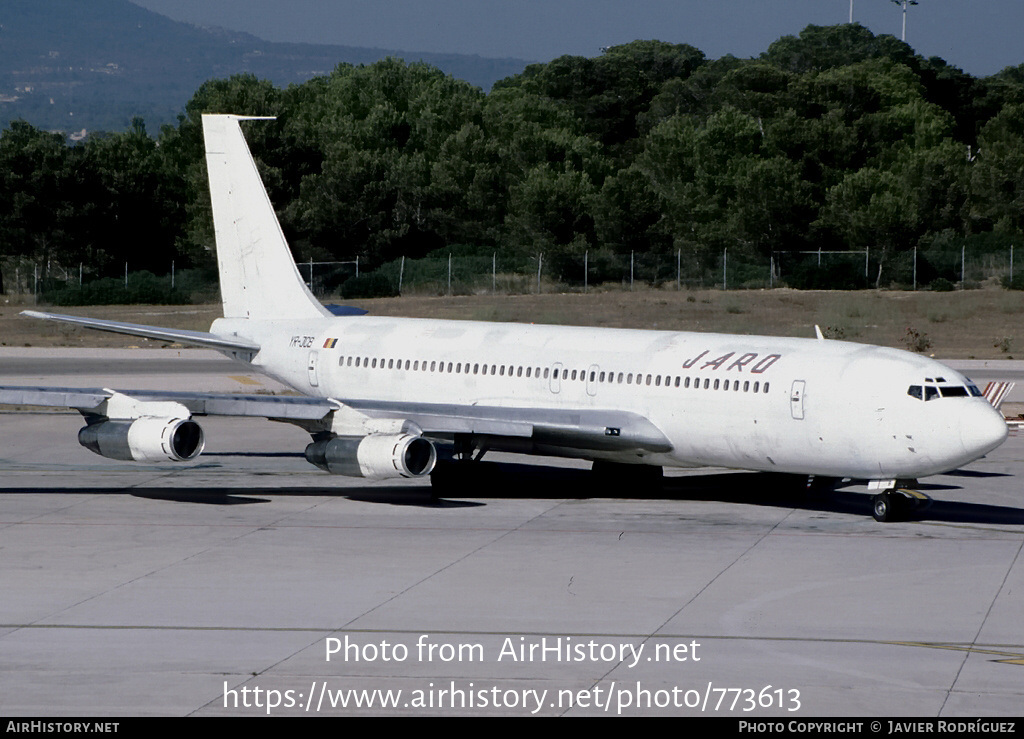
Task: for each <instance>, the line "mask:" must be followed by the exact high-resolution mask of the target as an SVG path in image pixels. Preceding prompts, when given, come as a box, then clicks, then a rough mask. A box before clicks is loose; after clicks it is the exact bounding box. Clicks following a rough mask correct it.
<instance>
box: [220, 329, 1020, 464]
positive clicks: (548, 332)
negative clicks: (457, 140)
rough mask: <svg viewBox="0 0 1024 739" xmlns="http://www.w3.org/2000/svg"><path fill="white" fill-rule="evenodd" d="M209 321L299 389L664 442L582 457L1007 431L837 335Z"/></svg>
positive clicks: (928, 444)
mask: <svg viewBox="0 0 1024 739" xmlns="http://www.w3.org/2000/svg"><path fill="white" fill-rule="evenodd" d="M211 330H212V331H213V332H214V333H217V334H219V335H234V336H239V337H244V338H247V339H251V340H252V341H254V342H256V343H258V344H259V345H260V346H262V349H261V351H260V352H259V354H257V355H256V356H255V357H254V359H253V361H252V364H253V365H254V366H255V367H257V368H258V369H260V370H261V371H263V372H265V373H266V374H268V375H270V376H272V377H274V378H275V379H277V380H280V381H281V382H284V383H286V384H288V385H290V386H291V387H293V388H295V389H296V390H298V391H300V392H302V393H304V394H307V395H313V396H320V397H325V398H334V399H340V400H352V399H363V400H366V399H371V400H376V401H395V402H424V403H438V404H448V405H456V406H491V407H500V408H544V409H560V410H566V409H598V410H622V411H631V412H634V413H637V414H640V415H641V416H643V417H645V418H647V419H648V420H650V421H651V422H652V423H653V424H654V425H655V426H657V428H658V429H660V430H661V432H662V433H663V434H664V435H665V436H666V437H667V438H668V439H669V441H670V443H671V445H672V449H671V451H669V452H665V453H652V452H631V453H629V454H625V453H622V452H617V453H598V452H582V453H580V454H579V455H578V456H580V457H584V458H588V459H594V458H602V459H609V460H613V461H623V462H638V463H645V464H652V465H663V466H667V467H685V466H720V467H729V468H735V469H747V470H766V471H777V472H794V473H801V474H815V475H823V476H832V477H850V478H863V479H876V480H882V479H897V478H916V477H924V476H927V475H932V474H937V473H941V472H946V471H949V470H951V469H955V468H957V467H959V466H961V465H963V464H966V463H968V462H970V461H973V460H975V459H977V458H979V457H981V456H983V455H984V454H985V453H986V452H988V451H990V450H991V449H993V448H995V447H996V446H998V445H999V444H1000V443H1002V441H1003V440H1004V439H1005V437H1006V424H1005V422H1004V421H1003V419H1002V417H1001V416H1000V415H999V414H998V413H997V412H996V411H995V410H994V409H993V408H992V407H991V406H990V405H989V404H988V403H987V402H986V401H985V400H984V399H983V398H977V397H956V398H937V399H935V400H931V401H928V402H925V401H923V400H921V399H918V398H915V397H911V396H910V395H908V387H909V386H911V385H915V384H916V385H922V384H923V383H924V382H925V379H926V378H937V377H943V378H945V380H946V383H947V384H959V385H964V384H966V383H967V380H966V379H965V378H964V377H963V376H962V375H960V374H959V373H957V372H956V371H954V370H952V369H949V368H948V367H946V366H944V365H942V364H940V363H938V362H935V361H933V360H931V359H928V358H926V357H921V356H918V355H915V354H911V353H909V352H904V351H900V350H896V349H888V348H883V347H877V346H870V345H862V344H855V343H850V342H842V341H822V340H814V339H795V338H774V337H764V336H742V335H725V334H704V333H682V332H680V333H673V332H664V331H642V330H624V329H597V328H578V327H564V326H539V325H522V324H512V323H482V322H473V321H435V320H427V319H409V318H385V317H373V316H353V317H338V318H325V319H296V320H281V321H251V320H246V319H220V320H218V321H217V322H215V323H214V326H213V327H212V329H211ZM335 340H336V341H335ZM332 342H333V346H332ZM325 344H326V345H327V347H329V348H325ZM349 357H352V358H358V359H359V366H358V367H357V366H355V362H353V363H352V364H351V365H350V364H349V361H348V360H349ZM339 360H340V361H341V362H342V364H339ZM366 360H369V365H370V366H366ZM407 361H408V363H409V369H406V363H407ZM398 363H400V367H399V366H398ZM449 364H450V365H451V366H452V369H451V370H449V369H448V367H449ZM382 365H383V366H382ZM414 365H415V366H417V369H415V370H414V369H412V367H413V366H414ZM459 365H462V371H458V368H459ZM467 365H469V366H470V369H469V371H468V372H467V371H466V366H467ZM478 365H479V366H481V367H482V366H483V365H486V369H487V371H486V374H483V373H482V372H481V371H480V370H479V369H477V370H476V372H474V371H473V369H472V368H473V367H476V366H478ZM442 367H443V369H441V368H442ZM509 367H511V368H512V374H511V376H510V375H509V373H508V372H509V370H508V368H509ZM492 368H494V370H496V371H493V370H492ZM527 368H529V369H530V371H529V375H530V376H529V377H527ZM538 368H539V369H540V376H539V377H538V376H537V370H538ZM556 368H557V369H559V370H561V371H560V373H559V374H560V376H559V377H558V379H557V380H556V379H554V378H553V377H552V375H553V372H554V370H555V369H556ZM520 369H521V370H522V374H520ZM565 370H567V371H568V377H562V376H561V375H562V374H563V373H564V371H565ZM574 373H575V377H576V379H572V377H573V374H574ZM591 373H593V374H591ZM601 373H605V375H604V377H605V379H604V381H601V380H600V377H601ZM608 373H612V375H613V377H614V380H613V381H609V374H608ZM620 373H621V374H622V376H623V380H625V379H626V378H628V377H629V376H630V375H632V376H633V378H634V381H633V382H629V383H627V382H625V381H623V382H619V375H620ZM637 375H641V376H642V378H643V379H642V381H641V382H640V383H639V384H638V383H637V382H636V381H635V378H636V376H637ZM648 376H650V377H651V381H650V383H648ZM591 377H593V378H594V379H593V380H591ZM666 377H667V378H669V379H668V384H667V386H666V384H665V383H666V381H665V378H666ZM677 377H678V378H679V385H678V386H676V378H677ZM658 379H660V380H661V384H657V380H658ZM687 379H688V380H689V387H686V382H687ZM726 382H728V389H725V386H726ZM755 382H756V383H758V385H757V387H758V391H757V392H754V390H753V388H754V383H755ZM737 383H738V384H737ZM748 383H749V384H748ZM695 384H699V388H698V387H695ZM716 384H717V387H716ZM766 384H767V386H768V391H767V392H765V391H764V388H765V385H766ZM705 385H707V389H705Z"/></svg>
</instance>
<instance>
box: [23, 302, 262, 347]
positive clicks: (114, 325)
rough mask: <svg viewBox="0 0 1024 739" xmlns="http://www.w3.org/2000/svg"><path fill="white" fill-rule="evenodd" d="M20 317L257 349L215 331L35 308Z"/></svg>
mask: <svg viewBox="0 0 1024 739" xmlns="http://www.w3.org/2000/svg"><path fill="white" fill-rule="evenodd" d="M21 315H23V316H29V317H30V318H42V319H43V320H44V321H58V322H60V323H70V324H72V325H75V326H83V327H85V328H91V329H96V330H97V331H107V332H110V333H115V334H128V335H129V336H142V337H145V338H147V339H156V340H158V341H174V342H178V343H181V344H189V345H192V346H205V347H207V348H210V349H220V350H228V351H243V352H253V353H255V352H258V351H259V350H260V347H259V344H256V343H254V342H252V341H248V340H246V339H243V338H240V337H233V338H227V337H224V336H218V335H217V334H210V333H206V332H205V331H186V330H185V329H177V328H160V327H158V326H143V325H141V324H138V323H122V322H120V321H106V320H103V319H100V318H83V317H82V316H66V315H61V314H59V313H44V312H43V311H36V310H23V311H22V312H21Z"/></svg>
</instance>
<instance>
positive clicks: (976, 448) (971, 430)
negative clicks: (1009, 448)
mask: <svg viewBox="0 0 1024 739" xmlns="http://www.w3.org/2000/svg"><path fill="white" fill-rule="evenodd" d="M959 423H960V441H961V442H962V443H963V445H964V451H965V452H967V453H968V454H970V455H971V456H972V457H973V458H974V459H977V458H978V457H980V456H982V455H984V454H987V453H988V452H990V451H992V450H993V449H995V448H996V447H997V446H999V445H1000V444H1002V443H1003V442H1004V441H1006V436H1007V434H1008V433H1009V429H1008V428H1007V426H1006V420H1005V419H1004V418H1003V416H1002V414H1001V413H999V411H997V410H996V409H995V408H993V407H992V406H991V405H989V404H988V403H981V402H973V403H970V404H969V405H967V406H966V407H964V409H963V411H962V413H961V414H960V418H959Z"/></svg>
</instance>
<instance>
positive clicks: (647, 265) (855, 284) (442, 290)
mask: <svg viewBox="0 0 1024 739" xmlns="http://www.w3.org/2000/svg"><path fill="white" fill-rule="evenodd" d="M1020 251H1022V250H1017V253H1015V250H1014V247H1012V246H1011V247H1009V248H1005V249H999V250H989V251H986V252H979V251H973V252H972V251H970V250H968V249H967V248H966V247H963V246H961V247H960V248H952V247H947V248H945V249H935V248H933V249H929V250H928V251H927V253H925V252H923V251H922V252H918V250H916V249H912V250H908V251H904V252H900V253H898V254H894V255H886V254H884V253H882V252H881V251H879V252H877V253H874V254H873V253H872V252H871V250H870V249H869V250H866V251H825V250H822V251H813V252H808V251H792V252H788V251H787V252H782V251H780V252H774V253H772V254H771V255H770V256H769V258H768V260H767V262H765V261H764V260H763V259H757V260H754V259H750V258H749V257H747V258H744V257H740V256H739V255H735V254H730V253H729V251H728V250H723V251H722V253H721V254H720V255H717V256H715V257H712V258H708V257H707V256H706V255H704V256H701V257H697V256H694V255H688V254H686V253H684V252H682V251H677V252H675V253H674V254H673V253H669V254H665V253H661V254H650V253H646V254H639V253H634V254H628V253H627V254H618V253H612V252H610V251H607V250H593V251H583V252H579V253H566V252H562V253H554V254H544V253H540V254H534V255H506V254H499V253H493V254H492V255H491V256H461V255H457V254H449V255H444V256H433V257H426V258H422V259H405V258H404V257H403V258H399V259H396V260H394V261H392V262H389V263H387V264H384V265H381V266H379V267H377V268H376V269H372V270H367V269H366V267H365V263H360V261H359V260H351V261H330V262H324V261H321V262H317V261H307V262H299V263H298V264H297V265H296V266H297V268H298V270H299V274H300V275H301V276H302V278H303V280H304V281H305V282H306V284H307V285H309V286H310V288H311V290H312V292H313V294H314V295H316V296H317V297H318V298H321V299H353V298H366V297H382V296H391V295H401V294H405V295H410V294H417V295H476V294H488V293H496V294H526V293H543V292H585V291H588V290H591V289H594V288H597V287H599V286H600V287H603V288H607V287H609V286H613V285H614V286H616V287H617V288H618V289H622V290H639V289H649V288H657V289H679V290H682V289H709V288H710V289H725V290H743V289H771V288H776V287H791V288H797V289H821V290H856V289H866V288H873V287H875V286H876V283H877V284H878V286H880V287H883V288H895V289H905V290H921V289H937V290H953V289H970V288H974V287H978V286H980V285H981V284H982V283H984V282H986V281H991V280H997V281H1000V282H1002V283H1003V284H1010V282H1011V280H1013V278H1014V277H1015V276H1016V278H1017V281H1018V282H1019V281H1021V279H1022V276H1024V265H1022V264H1021V263H1020V262H1021V260H1022V255H1021V254H1020V253H1019V252H1020ZM1015 260H1016V264H1015ZM0 293H2V294H3V295H5V296H7V298H8V299H11V298H14V299H16V300H18V301H19V302H21V303H27V304H31V303H44V304H53V305H89V304H102V303H198V302H209V301H216V300H217V299H218V298H219V289H218V284H217V274H216V269H215V268H214V267H213V266H212V265H211V266H209V267H206V268H198V269H189V270H178V271H176V270H175V269H174V266H173V263H172V264H171V265H169V270H168V272H167V274H164V275H154V274H152V273H149V272H133V271H131V270H130V265H126V267H125V274H124V276H123V277H117V278H113V277H105V278H96V277H93V276H90V275H89V272H88V270H87V269H86V268H85V267H84V265H64V264H58V263H56V262H54V261H52V260H51V261H49V262H45V263H43V262H36V261H33V260H31V259H29V258H25V257H8V258H4V259H0Z"/></svg>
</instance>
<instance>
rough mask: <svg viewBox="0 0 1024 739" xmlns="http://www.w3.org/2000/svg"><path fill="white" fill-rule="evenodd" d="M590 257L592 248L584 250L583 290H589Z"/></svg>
mask: <svg viewBox="0 0 1024 739" xmlns="http://www.w3.org/2000/svg"><path fill="white" fill-rule="evenodd" d="M589 257H590V250H589V249H588V250H586V251H584V252H583V292H586V291H587V266H588V260H589Z"/></svg>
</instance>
